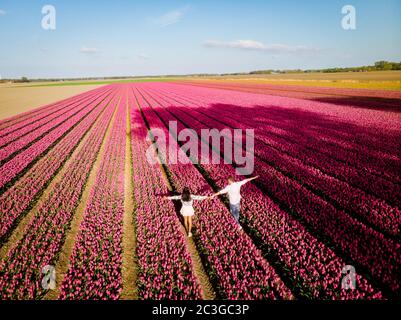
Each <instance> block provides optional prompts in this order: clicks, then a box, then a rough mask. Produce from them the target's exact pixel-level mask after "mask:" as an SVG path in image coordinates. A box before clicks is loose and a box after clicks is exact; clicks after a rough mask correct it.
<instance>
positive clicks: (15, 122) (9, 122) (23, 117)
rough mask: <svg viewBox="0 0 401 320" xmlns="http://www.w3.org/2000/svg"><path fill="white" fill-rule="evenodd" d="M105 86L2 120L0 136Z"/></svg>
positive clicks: (99, 90) (0, 122) (0, 121)
mask: <svg viewBox="0 0 401 320" xmlns="http://www.w3.org/2000/svg"><path fill="white" fill-rule="evenodd" d="M103 89H104V88H97V89H94V90H91V91H86V92H83V93H81V94H78V95H76V96H73V97H69V98H66V99H63V100H61V101H57V102H54V103H51V104H48V105H45V106H42V107H39V108H36V109H33V110H29V111H26V112H23V113H19V114H17V115H15V116H13V117H10V118H7V119H3V120H0V136H3V135H5V134H8V133H10V132H12V131H15V130H18V129H20V128H22V127H24V126H25V125H26V124H27V123H31V122H34V121H37V120H40V119H42V118H43V117H47V116H48V115H49V114H51V113H52V112H53V111H54V110H58V109H59V107H61V106H65V105H66V104H70V103H72V102H74V101H75V100H76V99H78V98H81V99H82V98H84V97H85V96H87V95H90V94H92V93H95V92H101V91H102V90H103Z"/></svg>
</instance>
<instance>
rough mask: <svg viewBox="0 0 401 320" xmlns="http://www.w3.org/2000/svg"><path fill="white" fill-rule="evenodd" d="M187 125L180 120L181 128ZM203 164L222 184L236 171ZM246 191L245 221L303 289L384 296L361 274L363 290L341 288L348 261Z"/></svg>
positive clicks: (346, 295) (258, 195)
mask: <svg viewBox="0 0 401 320" xmlns="http://www.w3.org/2000/svg"><path fill="white" fill-rule="evenodd" d="M149 98H150V97H149ZM155 105H158V106H163V102H162V101H160V100H158V101H157V104H155ZM168 105H169V104H165V106H168ZM170 105H171V104H170ZM157 112H158V113H159V115H161V116H162V117H163V118H164V119H165V121H170V120H175V118H174V117H172V116H171V114H169V113H167V112H166V111H165V110H163V109H160V108H157ZM187 120H188V121H192V122H191V127H192V128H193V129H195V130H197V129H199V128H202V126H201V125H200V124H199V125H200V127H196V125H195V124H196V122H197V121H195V120H194V119H190V118H189V119H187ZM183 128H184V127H183V126H182V125H181V124H179V129H183ZM202 166H203V167H204V169H206V170H207V172H208V174H209V176H210V177H211V178H212V179H213V180H215V182H216V183H217V184H218V185H219V186H220V187H223V186H224V183H226V182H225V181H226V178H227V176H230V175H234V169H233V168H232V167H231V166H229V165H225V164H220V165H205V164H202ZM244 193H245V194H246V196H245V197H246V202H245V203H244V210H243V214H244V216H245V220H246V221H245V222H246V223H247V224H248V226H249V227H250V228H251V229H252V230H254V231H255V232H257V234H258V235H259V238H261V239H262V240H263V242H264V243H265V245H266V246H267V247H268V248H269V249H268V251H269V252H270V253H274V254H275V255H276V256H277V257H278V259H279V260H280V261H281V263H282V264H284V266H282V267H283V269H286V270H289V272H290V275H291V277H292V279H293V282H294V286H296V287H298V289H300V290H302V291H309V292H310V293H309V294H310V295H311V296H313V297H320V298H333V299H335V298H343V299H345V298H347V299H352V298H362V297H363V298H369V297H371V298H372V297H373V298H380V297H381V294H380V293H379V292H377V291H375V290H373V289H372V287H371V286H370V285H369V284H368V282H367V281H366V279H364V278H363V277H361V276H358V282H359V283H358V287H359V290H356V291H352V292H346V291H344V290H340V289H339V285H340V282H341V278H342V274H341V269H342V267H343V266H344V265H345V264H346V263H345V262H344V261H343V260H341V259H340V258H338V257H337V256H336V255H335V254H334V253H333V252H332V251H331V250H330V249H328V248H327V247H326V246H325V245H324V244H323V243H321V242H319V241H318V240H316V239H315V238H314V237H312V236H311V235H310V234H309V233H308V232H307V230H305V228H304V227H303V226H302V225H301V224H299V222H298V221H296V220H295V219H293V218H292V217H291V216H290V215H288V214H287V213H286V212H284V211H281V210H280V209H279V208H278V207H277V205H275V204H274V203H273V202H272V201H271V200H270V199H269V198H268V197H266V196H265V195H263V193H262V192H261V191H260V190H258V189H257V188H256V187H255V186H253V185H251V186H247V187H246V188H245V192H244ZM267 212H268V213H269V214H268V215H266V213H267ZM325 262H326V263H325Z"/></svg>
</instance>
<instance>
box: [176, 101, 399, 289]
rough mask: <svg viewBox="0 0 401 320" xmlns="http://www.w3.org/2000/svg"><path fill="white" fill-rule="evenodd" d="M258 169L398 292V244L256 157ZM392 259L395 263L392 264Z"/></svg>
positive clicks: (281, 197)
mask: <svg viewBox="0 0 401 320" xmlns="http://www.w3.org/2000/svg"><path fill="white" fill-rule="evenodd" d="M170 106H171V104H170ZM170 108H171V107H170ZM173 110H174V109H173ZM174 113H175V114H177V115H178V114H179V118H180V119H181V120H183V121H184V122H186V123H190V124H191V128H193V129H195V130H196V131H197V132H198V134H199V133H200V130H201V129H202V128H203V127H204V124H202V123H199V121H198V120H195V119H199V116H198V115H196V116H192V117H191V116H188V114H186V113H184V112H182V111H179V110H176V111H174ZM196 124H198V125H196ZM255 168H256V169H255V173H256V174H260V175H261V178H260V179H259V181H260V182H261V184H262V186H263V188H264V190H266V191H268V192H269V194H271V195H273V196H274V197H275V199H276V200H277V201H279V203H281V204H285V206H286V207H287V208H288V210H290V211H292V212H295V213H296V214H297V215H298V216H299V217H300V218H301V219H302V220H304V221H305V222H306V223H307V224H308V225H310V226H311V227H312V228H313V229H314V230H315V232H316V233H317V234H323V235H325V236H326V237H329V238H330V239H332V242H333V243H334V244H335V246H336V247H337V248H338V249H339V250H341V251H342V252H343V253H345V254H346V255H347V256H349V257H351V258H352V259H353V260H354V261H356V262H358V263H359V264H360V265H362V266H363V267H364V268H366V269H367V270H369V271H370V273H371V274H372V275H373V276H374V277H377V278H378V280H379V281H380V282H382V283H383V284H384V285H385V286H388V287H389V288H391V290H392V291H394V292H395V294H399V290H400V282H399V274H400V273H399V268H400V267H399V266H400V265H401V264H400V262H401V246H400V244H399V243H397V242H395V241H393V240H390V239H387V238H385V237H384V236H383V235H382V234H380V233H378V232H376V231H374V230H372V229H371V228H369V227H367V226H366V225H365V224H363V223H360V222H359V221H357V220H355V219H354V218H352V217H350V216H349V215H347V214H346V213H345V212H343V211H342V210H337V209H336V208H335V207H333V206H332V205H330V204H328V203H327V202H326V201H325V200H323V199H321V198H320V197H318V196H316V195H314V194H312V193H311V192H310V191H308V190H306V189H305V188H303V186H302V185H301V184H299V183H298V182H296V181H294V180H291V179H289V178H288V177H285V176H283V175H282V174H281V173H279V172H277V171H276V170H275V169H274V168H273V167H271V166H269V165H267V164H264V163H261V162H260V161H259V162H258V160H257V159H255ZM220 169H221V167H220ZM305 208H308V209H305ZM340 221H341V223H339V222H340ZM355 238H356V239H358V244H355V245H354V246H350V245H349V244H350V243H354V239H355ZM361 252H363V254H361ZM389 261H394V262H395V263H394V264H390V263H389Z"/></svg>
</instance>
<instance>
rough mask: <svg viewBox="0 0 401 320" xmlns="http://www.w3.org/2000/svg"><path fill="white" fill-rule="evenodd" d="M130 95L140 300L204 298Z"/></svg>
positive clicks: (134, 103) (138, 113)
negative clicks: (147, 154)
mask: <svg viewBox="0 0 401 320" xmlns="http://www.w3.org/2000/svg"><path fill="white" fill-rule="evenodd" d="M132 99H133V96H132V95H131V96H130V103H129V105H130V107H131V137H132V142H131V143H132V162H133V175H134V177H133V178H134V196H135V203H136V208H135V226H136V247H137V249H136V256H137V259H138V279H137V287H138V295H139V298H140V299H173V300H181V299H200V298H201V297H202V291H201V288H200V285H199V283H198V280H197V279H196V277H195V275H194V270H193V266H192V263H191V256H190V254H189V252H188V249H187V245H186V242H185V238H184V237H185V236H184V234H183V233H182V232H181V231H180V225H179V222H178V219H177V216H176V213H175V209H174V206H173V204H172V203H171V201H169V200H166V199H163V198H162V195H167V194H168V189H167V187H166V183H165V181H163V178H162V173H161V170H160V167H159V166H158V165H155V166H152V165H150V164H149V163H148V162H147V158H146V155H145V152H144V151H145V150H146V149H148V148H149V143H148V142H146V136H147V128H146V126H145V123H144V121H143V119H142V116H141V114H140V112H139V109H138V107H137V105H136V102H135V101H134V100H132Z"/></svg>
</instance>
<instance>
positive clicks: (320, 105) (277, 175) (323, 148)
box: [0, 81, 401, 300]
mask: <svg viewBox="0 0 401 320" xmlns="http://www.w3.org/2000/svg"><path fill="white" fill-rule="evenodd" d="M172 121H174V123H176V125H177V129H178V133H179V132H181V131H182V130H183V129H191V131H190V132H191V136H193V137H195V136H196V137H199V139H191V138H190V137H187V138H188V139H187V140H185V141H183V140H181V139H180V138H179V135H178V134H177V132H173V131H171V129H170V126H169V124H170V123H171V122H172ZM204 129H215V130H218V131H219V132H221V139H220V140H219V141H218V146H217V147H218V148H216V146H213V147H211V146H210V144H209V141H206V140H205V139H204V138H203V137H202V131H203V130H204ZM234 129H242V133H243V134H242V135H241V136H239V137H237V138H236V139H234V140H233V141H232V144H231V147H233V148H234V150H236V151H235V152H238V153H240V154H241V155H242V156H246V157H248V158H252V159H254V171H253V173H252V175H249V176H256V175H258V176H259V178H258V179H256V180H253V181H252V182H250V183H248V184H246V185H245V186H244V187H243V188H242V202H241V215H240V225H241V227H242V228H239V226H238V225H237V224H236V222H235V220H234V219H233V218H232V216H231V214H230V211H229V206H228V201H227V198H226V197H225V196H220V197H216V198H213V199H207V200H203V201H199V202H198V201H196V202H195V204H194V209H195V212H196V215H195V217H194V220H193V231H192V232H193V238H188V237H187V235H186V233H185V232H184V231H183V227H182V223H183V221H182V217H181V216H180V213H179V212H180V204H179V203H176V202H175V201H171V200H167V199H166V196H169V195H172V194H178V193H180V192H181V191H182V190H183V188H184V187H189V189H190V190H191V193H193V194H199V195H207V196H210V195H212V194H213V193H215V192H217V191H218V190H220V189H222V188H224V187H225V186H226V184H227V178H228V177H230V176H236V169H238V168H240V167H241V164H240V163H237V162H236V161H234V162H233V163H226V162H224V160H225V159H226V155H225V154H224V152H223V151H224V148H225V146H226V145H225V141H224V139H223V138H230V136H231V132H233V130H234ZM247 129H253V134H252V135H251V133H249V132H248V131H245V130H247ZM128 130H129V131H128ZM149 132H151V133H152V134H149ZM154 132H158V133H163V135H164V136H165V137H166V141H167V142H168V144H167V145H164V144H163V143H162V142H163V141H162V140H160V138H158V137H157V135H155V134H154ZM249 138H253V144H252V145H251V146H249V145H248V144H247V140H248V139H249ZM171 147H173V148H175V149H177V150H178V154H177V159H179V160H180V161H179V162H178V163H175V162H169V161H167V162H166V163H164V164H159V163H153V162H151V161H150V160H149V155H150V154H152V155H153V157H159V159H163V157H162V155H163V152H166V153H167V151H168V149H169V148H171ZM194 149H196V150H198V151H199V159H196V158H195V157H194V156H193V155H192V154H190V153H189V152H188V150H194ZM127 150H130V151H129V152H127ZM204 150H206V151H207V153H206V154H205V153H203V152H201V151H204ZM127 159H129V160H127ZM215 159H219V161H220V163H218V164H214V163H213V160H215ZM166 160H169V159H166ZM127 165H128V166H129V167H130V168H132V169H131V171H132V173H131V172H129V171H127V170H126V167H127ZM236 178H237V179H238V180H239V179H243V178H244V177H240V176H236ZM127 179H129V181H130V184H128V185H129V186H130V188H132V190H131V189H130V188H127V187H126V186H127V184H126V183H125V182H126V181H128V180H127ZM127 194H129V195H131V196H132V201H133V207H134V208H133V211H132V212H131V211H127V210H125V206H124V205H125V203H126V201H128V200H127ZM127 218H128V219H127ZM127 221H128V223H131V224H132V226H133V230H134V232H133V234H130V233H125V232H124V230H127V228H124V226H125V225H124V224H125V223H127ZM124 240H125V241H126V242H127V241H128V242H129V243H132V244H133V246H132V247H134V250H133V252H126V251H125V250H124V246H123V243H124ZM127 255H129V256H130V257H131V256H132V257H133V258H130V259H123V257H124V256H127ZM127 261H128V262H127ZM127 263H128V264H130V265H131V266H133V267H134V270H135V274H134V275H131V276H127V274H126V272H125V270H131V269H132V268H128V267H127ZM347 265H351V266H352V267H353V268H354V269H355V274H353V275H351V278H349V276H350V275H347V274H346V273H344V272H343V269H344V267H345V266H347ZM45 266H53V267H54V268H55V274H56V279H55V283H54V286H53V287H50V288H49V287H46V286H44V284H43V283H44V277H45V276H46V275H45V274H44V273H43V272H42V270H43V268H44V267H45ZM132 279H133V280H132ZM347 279H353V280H354V282H355V287H354V288H351V289H349V288H346V287H344V286H343V283H344V281H345V280H347ZM127 281H131V282H132V283H130V287H134V288H135V292H128V293H125V294H124V297H125V296H127V295H128V297H130V298H132V299H157V300H159V299H173V300H185V299H210V298H217V299H230V300H231V299H232V300H237V299H238V300H248V299H249V300H259V299H268V300H273V299H278V300H282V299H285V300H293V299H327V300H339V299H401V95H400V94H399V93H398V92H395V91H390V90H387V91H384V90H367V89H365V90H363V89H337V88H319V87H313V88H312V87H310V88H308V87H303V89H302V90H301V89H299V88H298V89H297V88H294V87H291V86H286V85H280V86H268V85H263V84H257V83H248V84H246V85H245V84H243V83H233V82H232V83H229V82H227V83H224V81H219V82H217V81H216V82H213V81H203V82H202V81H198V82H196V81H192V82H188V81H187V82H176V83H175V82H163V83H161V82H160V83H158V82H153V83H124V84H111V85H106V86H103V87H100V88H97V89H94V90H91V91H88V92H86V93H83V94H80V95H77V96H74V97H71V98H68V99H65V100H62V101H59V102H56V103H53V104H50V105H47V106H43V107H41V108H38V109H35V110H33V111H29V112H25V113H23V114H20V115H17V116H14V117H12V118H9V119H5V120H1V121H0V299H6V300H8V299H53V298H58V299H63V300H64V299H68V300H71V299H96V300H97V299H110V300H117V299H121V298H122V296H123V291H124V288H125V286H127ZM347 281H348V280H347Z"/></svg>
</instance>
